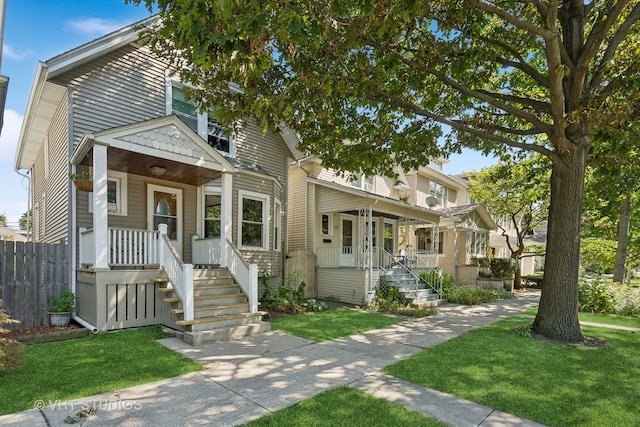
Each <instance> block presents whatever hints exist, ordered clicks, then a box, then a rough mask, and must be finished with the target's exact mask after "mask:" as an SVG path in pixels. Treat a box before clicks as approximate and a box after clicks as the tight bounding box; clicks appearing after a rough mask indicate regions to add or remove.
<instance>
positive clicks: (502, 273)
mask: <svg viewBox="0 0 640 427" xmlns="http://www.w3.org/2000/svg"><path fill="white" fill-rule="evenodd" d="M489 267H490V269H491V276H493V277H505V278H512V277H513V275H514V274H516V271H518V268H520V265H519V264H518V261H517V260H515V259H513V258H491V260H490V265H489Z"/></svg>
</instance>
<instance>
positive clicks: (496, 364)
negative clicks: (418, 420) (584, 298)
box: [385, 317, 640, 426]
mask: <svg viewBox="0 0 640 427" xmlns="http://www.w3.org/2000/svg"><path fill="white" fill-rule="evenodd" d="M530 323H531V319H530V318H525V317H516V318H511V319H507V320H503V321H501V322H498V323H495V324H493V325H489V326H487V327H484V328H481V329H478V330H475V331H472V332H469V333H467V334H465V335H462V336H461V337H458V338H456V339H454V340H451V341H448V342H445V343H443V344H441V345H439V346H436V347H434V348H432V349H429V350H426V351H424V352H422V353H419V354H416V355H414V356H412V357H410V358H408V359H406V360H404V361H401V362H398V363H396V364H393V365H390V366H388V367H387V368H385V372H386V373H388V374H391V375H394V376H396V377H399V378H402V379H405V380H407V381H411V382H413V383H416V384H421V385H423V386H426V387H431V388H435V389H437V390H441V391H444V392H446V393H451V394H453V395H456V396H459V397H462V398H464V399H468V400H472V401H475V402H479V403H482V404H484V405H487V406H490V407H493V408H496V409H499V410H502V411H505V412H508V413H512V414H515V415H519V416H521V417H524V418H528V419H531V420H534V421H537V422H539V423H543V424H547V425H563V426H603V425H612V426H613V425H614V426H634V425H640V412H638V409H637V408H638V407H637V402H638V401H640V388H639V387H638V386H637V378H638V377H639V376H640V352H639V351H638V349H639V348H640V334H633V333H630V332H626V331H619V330H613V329H605V328H594V327H584V328H583V331H584V333H585V335H587V336H591V337H597V338H601V339H605V340H606V345H605V346H604V347H597V348H589V347H583V346H569V345H562V344H557V343H552V342H548V341H543V340H538V339H535V338H529V337H524V336H521V335H519V334H517V333H516V332H515V331H514V328H517V327H518V326H519V327H520V328H522V327H524V326H526V325H528V324H530ZM425 367H435V368H434V369H426V368H425Z"/></svg>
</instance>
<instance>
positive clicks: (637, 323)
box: [524, 308, 640, 328]
mask: <svg viewBox="0 0 640 427" xmlns="http://www.w3.org/2000/svg"><path fill="white" fill-rule="evenodd" d="M537 312H538V309H537V308H530V309H528V310H525V311H524V314H530V315H534V316H535V314H536V313H537ZM578 318H579V319H580V321H582V322H591V323H604V324H608V325H617V326H630V327H632V328H640V317H625V316H616V315H615V314H600V313H587V312H580V313H578Z"/></svg>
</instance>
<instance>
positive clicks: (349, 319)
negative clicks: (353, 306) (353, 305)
mask: <svg viewBox="0 0 640 427" xmlns="http://www.w3.org/2000/svg"><path fill="white" fill-rule="evenodd" d="M402 320H403V319H402V318H399V317H396V316H389V315H384V314H378V313H369V312H364V311H358V310H350V309H345V308H338V309H335V310H328V311H322V312H317V313H303V314H298V315H295V316H286V317H279V318H277V319H272V320H271V321H270V322H271V327H272V329H277V330H279V331H282V332H286V333H288V334H292V335H296V336H299V337H303V338H307V339H310V340H313V341H329V340H332V339H334V338H340V337H344V336H347V335H352V334H357V333H360V332H364V331H369V330H372V329H379V328H384V327H386V326H390V325H393V324H395V323H398V322H401V321H402Z"/></svg>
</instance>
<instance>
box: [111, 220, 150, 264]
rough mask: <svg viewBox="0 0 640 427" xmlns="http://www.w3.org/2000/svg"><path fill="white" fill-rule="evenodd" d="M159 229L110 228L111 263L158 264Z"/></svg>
mask: <svg viewBox="0 0 640 427" xmlns="http://www.w3.org/2000/svg"><path fill="white" fill-rule="evenodd" d="M158 237H159V232H158V231H150V230H134V229H124V228H109V264H110V265H141V264H143V265H144V264H158V263H159V260H158V247H159V246H158V243H157V242H158Z"/></svg>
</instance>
